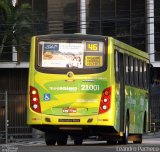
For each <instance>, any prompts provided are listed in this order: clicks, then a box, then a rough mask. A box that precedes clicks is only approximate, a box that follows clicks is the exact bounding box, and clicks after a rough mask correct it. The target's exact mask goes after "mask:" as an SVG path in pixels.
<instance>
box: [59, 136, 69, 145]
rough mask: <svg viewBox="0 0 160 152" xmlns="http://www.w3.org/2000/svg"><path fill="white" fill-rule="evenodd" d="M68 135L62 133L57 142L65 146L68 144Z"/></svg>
mask: <svg viewBox="0 0 160 152" xmlns="http://www.w3.org/2000/svg"><path fill="white" fill-rule="evenodd" d="M67 139H68V136H67V135H66V134H60V136H59V138H58V139H57V144H58V145H61V146H64V145H66V144H67Z"/></svg>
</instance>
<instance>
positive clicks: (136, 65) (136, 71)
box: [134, 58, 139, 87]
mask: <svg viewBox="0 0 160 152" xmlns="http://www.w3.org/2000/svg"><path fill="white" fill-rule="evenodd" d="M134 79H135V86H136V87H138V79H139V74H138V60H137V59H136V58H135V59H134Z"/></svg>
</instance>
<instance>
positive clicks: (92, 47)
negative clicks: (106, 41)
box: [86, 42, 99, 51]
mask: <svg viewBox="0 0 160 152" xmlns="http://www.w3.org/2000/svg"><path fill="white" fill-rule="evenodd" d="M86 51H99V43H98V42H86Z"/></svg>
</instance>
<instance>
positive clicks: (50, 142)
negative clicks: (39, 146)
mask: <svg viewBox="0 0 160 152" xmlns="http://www.w3.org/2000/svg"><path fill="white" fill-rule="evenodd" d="M45 142H46V145H47V146H53V145H55V144H56V140H55V138H54V135H52V134H50V133H45Z"/></svg>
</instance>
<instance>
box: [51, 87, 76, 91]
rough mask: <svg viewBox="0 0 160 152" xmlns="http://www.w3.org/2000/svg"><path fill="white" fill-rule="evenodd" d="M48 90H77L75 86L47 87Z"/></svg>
mask: <svg viewBox="0 0 160 152" xmlns="http://www.w3.org/2000/svg"><path fill="white" fill-rule="evenodd" d="M49 89H50V90H53V91H55V90H57V91H77V90H78V88H77V87H68V86H66V87H49Z"/></svg>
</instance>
